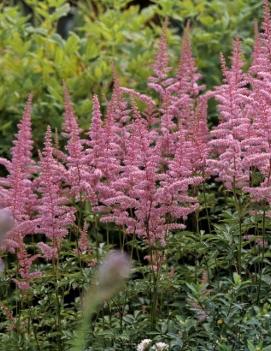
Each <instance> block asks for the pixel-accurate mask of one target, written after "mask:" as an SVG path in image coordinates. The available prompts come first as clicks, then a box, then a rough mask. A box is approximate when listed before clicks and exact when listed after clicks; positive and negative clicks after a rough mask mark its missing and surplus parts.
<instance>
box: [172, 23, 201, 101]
mask: <svg viewBox="0 0 271 351" xmlns="http://www.w3.org/2000/svg"><path fill="white" fill-rule="evenodd" d="M200 79H201V74H199V72H198V69H197V66H196V62H195V59H194V57H193V54H192V45H191V40H190V26H189V24H188V25H187V26H186V28H185V31H184V34H183V38H182V47H181V55H180V62H179V69H178V73H177V83H176V84H177V89H178V93H179V94H188V95H189V96H191V97H196V96H198V94H199V93H200V91H201V90H202V88H203V86H201V85H199V83H198V81H199V80H200Z"/></svg>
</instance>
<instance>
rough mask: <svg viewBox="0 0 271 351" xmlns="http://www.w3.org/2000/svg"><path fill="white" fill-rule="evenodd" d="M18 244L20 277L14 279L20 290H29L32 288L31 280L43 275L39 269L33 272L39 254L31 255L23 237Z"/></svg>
mask: <svg viewBox="0 0 271 351" xmlns="http://www.w3.org/2000/svg"><path fill="white" fill-rule="evenodd" d="M18 244H19V246H18V249H17V259H18V265H19V269H18V273H19V275H20V277H19V278H18V279H17V278H16V279H13V280H14V282H15V283H16V285H17V287H18V288H19V289H20V290H28V289H30V283H31V281H32V280H33V279H35V278H39V277H40V276H41V272H39V271H34V272H31V266H32V263H33V262H34V261H35V260H36V259H37V258H39V255H38V254H37V255H32V256H31V255H29V254H28V253H27V251H26V247H25V244H24V243H23V241H22V239H21V240H19V241H18Z"/></svg>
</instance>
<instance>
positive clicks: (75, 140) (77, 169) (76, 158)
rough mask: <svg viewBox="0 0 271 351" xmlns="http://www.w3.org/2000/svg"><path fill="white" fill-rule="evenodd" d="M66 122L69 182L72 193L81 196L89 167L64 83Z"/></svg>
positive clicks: (64, 126) (85, 184)
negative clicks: (85, 160)
mask: <svg viewBox="0 0 271 351" xmlns="http://www.w3.org/2000/svg"><path fill="white" fill-rule="evenodd" d="M64 107H65V113H64V124H63V134H64V136H66V137H67V139H68V141H67V145H66V150H67V153H68V154H67V157H66V166H67V182H68V184H69V185H70V187H71V195H73V196H76V197H77V198H79V197H80V194H81V193H82V192H84V191H85V186H87V188H88V187H89V186H88V184H87V178H88V167H87V165H86V164H85V162H84V157H85V151H84V147H83V140H81V138H80V128H79V125H78V122H77V118H76V115H75V112H74V109H73V106H72V101H71V97H70V94H69V92H68V89H67V87H66V86H65V85H64Z"/></svg>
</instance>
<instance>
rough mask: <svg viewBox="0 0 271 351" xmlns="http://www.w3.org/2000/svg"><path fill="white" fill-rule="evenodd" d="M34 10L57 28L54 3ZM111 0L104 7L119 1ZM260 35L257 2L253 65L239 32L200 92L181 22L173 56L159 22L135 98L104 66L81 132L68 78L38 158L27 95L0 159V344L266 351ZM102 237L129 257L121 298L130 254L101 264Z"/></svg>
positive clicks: (266, 155) (268, 310)
mask: <svg viewBox="0 0 271 351" xmlns="http://www.w3.org/2000/svg"><path fill="white" fill-rule="evenodd" d="M29 3H30V2H29ZM31 3H34V2H33V1H31ZM185 3H186V2H185ZM189 3H190V2H187V4H188V5H189ZM42 4H43V3H41V5H40V8H39V10H38V12H37V15H35V18H34V19H35V21H37V22H39V21H42V23H43V24H44V23H46V26H48V28H51V27H50V26H52V23H53V22H54V21H55V16H57V10H56V11H55V12H54V11H51V12H48V13H47V12H46V10H44V8H45V7H44V6H45V5H42ZM53 4H55V2H53ZM61 4H64V3H63V2H61V1H60V2H59V5H60V6H61ZM119 4H122V5H121V6H120V7H119V8H118V6H116V9H114V10H113V9H111V7H110V6H108V7H106V8H107V9H108V11H109V13H110V11H111V10H112V11H113V12H114V11H117V10H120V9H122V11H123V12H125V11H126V10H127V11H129V7H128V8H127V9H126V8H123V7H122V6H124V4H125V5H127V4H126V2H125V1H124V2H123V1H122V2H121V3H119ZM162 4H164V5H163V6H165V4H166V3H165V2H163V3H162V2H161V7H162ZM47 5H48V6H51V5H52V2H50V1H49V0H48V3H47ZM90 6H91V5H90ZM167 6H169V4H168V5H167ZM43 7H44V8H43ZM64 8H65V7H64ZM99 9H103V6H101V7H99V8H98V9H97V11H99ZM159 9H160V10H161V8H160V7H159ZM124 10H125V11H124ZM167 10H168V11H170V10H171V8H170V7H168V8H167ZM15 11H16V10H15ZM44 11H45V12H44ZM65 11H66V10H65ZM46 13H47V15H48V18H47V19H46V21H44V22H43V20H44V17H46ZM40 16H41V17H40ZM112 16H113V15H112ZM41 18H42V20H41ZM27 26H28V25H27ZM46 26H45V27H46ZM46 28H47V27H46ZM48 28H47V29H48ZM148 30H149V29H148ZM270 33H271V16H270V10H269V3H268V1H267V0H265V1H264V19H263V23H262V26H261V30H260V31H256V36H255V37H256V38H255V43H254V48H253V55H252V62H251V64H250V67H249V69H248V70H245V69H244V66H245V64H244V62H243V57H242V48H241V47H242V46H241V42H240V40H239V39H236V40H235V41H234V43H233V49H232V55H231V66H230V67H228V66H227V64H226V60H225V58H224V56H223V55H222V56H221V66H222V75H223V82H222V83H221V84H220V85H219V86H217V87H216V88H215V89H213V90H211V91H206V87H205V86H204V85H203V84H201V81H202V77H201V74H200V73H199V72H198V69H197V66H196V60H195V59H194V57H193V55H192V47H191V42H190V28H189V25H187V26H186V29H185V31H184V34H183V38H182V48H181V54H180V58H179V63H178V65H172V62H171V59H170V55H169V54H168V48H167V46H168V41H169V42H170V41H171V39H172V37H171V35H170V34H169V30H168V28H167V21H165V22H164V25H163V27H162V31H161V36H160V41H159V44H158V46H157V49H156V55H155V59H154V63H153V65H152V73H151V74H150V75H149V76H148V79H147V87H146V88H144V92H139V91H138V90H137V89H135V88H134V87H133V86H132V87H131V88H125V87H123V86H122V85H121V84H120V78H119V77H118V73H117V71H116V70H114V74H113V83H114V84H113V89H112V90H113V91H112V95H111V97H110V99H109V100H108V101H107V102H106V104H105V105H106V106H105V108H101V106H100V102H99V101H100V100H101V99H99V98H98V97H97V95H95V96H94V97H93V100H92V101H93V103H92V124H91V127H90V129H89V131H88V133H86V132H84V133H83V130H81V128H80V127H79V123H78V120H77V117H76V113H75V111H74V109H73V104H72V102H71V97H70V95H69V91H68V88H67V86H66V84H64V89H63V90H64V123H63V124H62V129H61V137H62V139H61V142H59V140H58V138H55V140H54V141H53V140H52V133H51V129H50V127H48V128H47V132H46V134H45V141H44V149H43V151H42V152H39V157H35V153H33V149H34V148H33V141H32V133H31V129H32V125H31V114H34V115H35V113H36V112H35V110H34V111H33V113H31V107H32V96H31V95H30V96H29V98H28V100H27V103H26V106H25V109H24V113H23V117H22V120H21V122H20V123H19V124H18V132H17V134H16V136H15V140H14V142H13V147H12V148H11V151H10V154H11V157H10V158H9V159H7V158H4V157H2V158H0V164H1V165H2V166H4V167H5V168H6V175H5V176H3V177H1V178H0V196H1V207H2V208H3V209H1V210H0V211H1V212H0V218H1V221H0V225H1V226H0V231H1V237H0V240H1V253H2V257H3V260H1V262H0V263H1V268H2V270H3V273H2V275H1V276H0V291H1V302H0V309H1V312H0V340H1V343H0V349H3V350H4V349H5V350H11V351H12V350H22V351H24V350H25V351H28V350H29V351H32V350H44V351H46V350H48V351H49V350H52V349H54V350H59V351H60V350H70V349H73V350H76V351H77V350H78V351H79V350H82V351H83V350H84V349H85V345H87V347H88V350H108V351H109V350H120V349H123V350H127V351H128V350H137V351H144V350H149V351H161V350H172V351H178V350H184V351H186V350H187V351H191V350H192V351H193V350H195V351H197V350H210V351H211V350H218V351H234V350H240V351H256V350H258V351H260V350H261V351H268V350H270V349H271V337H270V335H271V334H270V330H271V323H270V322H271V294H270V281H271V271H270V238H269V231H270V226H271V213H270V206H271V198H270V182H271V180H270V175H271V171H270V170H271V165H270V142H271V140H270V116H271V108H270V106H271V105H270V101H271V98H270V96H271V88H270V83H269V81H270V76H271V59H270V55H269V51H270V48H271V39H270V38H271V37H270ZM71 37H73V34H72V35H71V36H70V37H69V38H71ZM78 38H79V37H78ZM115 39H116V40H117V38H115ZM61 40H62V39H61ZM69 40H70V39H68V41H69ZM80 40H81V39H80ZM68 41H67V42H68ZM67 42H66V43H67ZM120 46H121V45H120ZM116 53H117V52H114V55H115V54H116ZM71 57H73V56H71ZM175 67H177V68H175ZM48 83H49V81H48ZM140 84H143V83H142V82H141V83H140ZM139 86H140V85H139ZM59 89H60V88H59ZM61 89H62V88H61ZM209 99H214V100H215V101H216V103H217V106H218V116H219V121H218V124H217V125H216V126H214V127H213V128H212V130H211V131H209V130H208V126H207V108H208V100H209ZM34 123H35V121H34ZM34 125H35V124H34ZM112 247H118V248H119V249H121V250H122V251H125V252H127V254H128V255H129V256H130V257H131V259H132V260H133V261H134V265H133V272H132V276H131V279H130V280H129V282H128V284H127V286H126V287H125V288H123V289H122V290H121V291H120V292H118V291H119V288H120V287H121V286H122V282H123V279H124V278H127V276H128V273H129V270H130V268H129V267H130V263H129V260H128V259H127V257H126V256H122V255H120V254H116V253H114V254H111V255H109V256H108V258H105V259H104V257H105V256H106V253H107V251H108V250H110V249H111V248H112ZM101 262H103V263H101ZM97 264H99V266H98V269H97V270H96V266H97ZM85 292H87V293H86V295H85V296H84V293H85ZM113 293H117V294H115V295H114V296H113V297H112V295H113ZM81 296H84V297H83V300H84V303H83V308H81V300H82V299H81ZM80 318H81V319H82V321H81V324H79V328H78V329H76V328H77V325H78V321H79V319H80ZM76 330H77V331H76Z"/></svg>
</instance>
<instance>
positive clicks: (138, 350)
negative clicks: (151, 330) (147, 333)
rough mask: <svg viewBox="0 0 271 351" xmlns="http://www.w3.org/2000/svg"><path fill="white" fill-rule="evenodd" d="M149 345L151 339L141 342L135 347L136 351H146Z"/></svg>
mask: <svg viewBox="0 0 271 351" xmlns="http://www.w3.org/2000/svg"><path fill="white" fill-rule="evenodd" d="M151 343H152V341H151V339H144V340H142V341H141V343H140V344H138V345H137V347H136V351H147V350H148V348H149V347H150V346H151Z"/></svg>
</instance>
